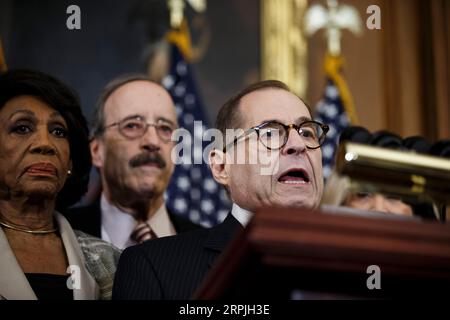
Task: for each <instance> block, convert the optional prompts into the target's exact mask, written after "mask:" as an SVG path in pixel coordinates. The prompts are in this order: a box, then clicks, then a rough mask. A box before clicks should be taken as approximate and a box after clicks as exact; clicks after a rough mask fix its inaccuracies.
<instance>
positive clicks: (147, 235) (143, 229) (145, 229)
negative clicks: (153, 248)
mask: <svg viewBox="0 0 450 320" xmlns="http://www.w3.org/2000/svg"><path fill="white" fill-rule="evenodd" d="M130 237H131V239H132V240H133V241H135V242H136V243H142V242H144V241H147V240H150V239H154V238H157V236H156V234H155V232H154V231H153V230H152V228H151V227H150V225H149V224H148V223H147V222H139V223H138V224H137V225H136V227H135V228H134V230H133V232H132V233H131V236H130Z"/></svg>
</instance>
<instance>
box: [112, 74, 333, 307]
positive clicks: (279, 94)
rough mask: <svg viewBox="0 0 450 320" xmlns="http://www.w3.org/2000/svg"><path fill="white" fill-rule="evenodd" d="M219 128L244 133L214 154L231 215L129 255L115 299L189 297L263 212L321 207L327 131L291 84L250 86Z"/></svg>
mask: <svg viewBox="0 0 450 320" xmlns="http://www.w3.org/2000/svg"><path fill="white" fill-rule="evenodd" d="M216 126H217V128H218V129H219V130H220V131H221V132H222V134H223V136H224V137H225V136H226V133H227V130H228V131H230V130H229V129H233V130H236V129H238V128H241V129H242V130H240V134H238V135H235V134H233V137H232V139H230V137H226V139H224V145H225V147H223V148H216V149H213V150H212V151H211V153H210V158H209V162H210V163H209V165H210V168H211V171H212V174H213V176H214V179H215V180H216V181H217V182H218V183H220V184H222V185H223V186H224V187H225V188H226V189H227V191H228V193H229V195H230V197H231V200H232V201H233V207H232V210H231V213H230V214H229V215H228V216H227V217H226V219H225V220H224V221H223V222H222V223H221V224H219V225H217V226H215V227H213V228H211V229H204V230H198V231H193V232H188V233H185V234H180V235H177V236H173V237H166V238H161V239H157V240H154V241H149V242H147V243H143V244H141V245H137V246H134V247H130V248H128V249H126V250H125V251H124V252H123V254H122V256H121V258H120V262H119V266H118V269H117V273H116V279H115V283H114V289H113V299H188V298H190V297H191V296H192V295H193V293H194V292H195V290H196V289H197V288H198V286H199V285H200V283H201V281H202V280H203V279H204V277H205V276H206V274H207V272H208V271H209V270H210V268H211V266H212V264H213V262H214V261H215V259H216V258H217V257H218V256H219V254H220V253H221V252H222V251H223V250H224V248H225V247H226V245H227V244H228V243H229V242H230V240H231V239H232V238H233V236H234V235H235V233H236V232H237V231H239V230H240V229H242V228H243V227H245V226H246V225H247V223H248V221H249V220H250V219H251V217H252V214H253V213H254V212H256V211H257V210H258V209H260V208H262V207H267V206H271V207H272V206H275V207H309V208H316V207H317V206H318V205H319V201H320V199H321V196H322V192H323V177H322V153H321V150H320V146H321V144H322V143H323V140H324V138H325V135H326V133H327V131H328V126H326V125H324V124H321V123H319V122H316V121H313V120H312V119H311V112H310V110H309V108H308V107H307V106H306V104H305V103H304V102H303V101H302V99H300V98H299V97H298V96H296V95H295V94H294V93H292V92H291V91H290V90H289V88H288V87H287V86H286V85H285V84H284V83H282V82H279V81H274V80H268V81H262V82H259V83H256V84H253V85H251V86H249V87H247V88H245V89H244V90H242V91H241V92H239V93H238V94H237V95H236V96H234V97H233V98H231V99H230V100H229V101H228V102H227V103H225V105H224V106H223V107H222V108H221V109H220V111H219V114H218V116H217V121H216ZM235 132H236V131H235ZM239 154H241V155H242V154H244V155H245V157H244V158H245V159H244V161H241V160H242V157H239ZM250 159H257V161H254V162H251V161H249V160H250Z"/></svg>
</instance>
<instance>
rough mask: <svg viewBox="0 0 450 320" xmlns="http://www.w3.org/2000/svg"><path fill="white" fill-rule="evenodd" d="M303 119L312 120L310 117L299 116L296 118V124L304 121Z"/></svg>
mask: <svg viewBox="0 0 450 320" xmlns="http://www.w3.org/2000/svg"><path fill="white" fill-rule="evenodd" d="M305 121H312V119H311V118H310V117H305V116H303V117H300V118H298V119H297V123H298V124H300V123H302V122H305Z"/></svg>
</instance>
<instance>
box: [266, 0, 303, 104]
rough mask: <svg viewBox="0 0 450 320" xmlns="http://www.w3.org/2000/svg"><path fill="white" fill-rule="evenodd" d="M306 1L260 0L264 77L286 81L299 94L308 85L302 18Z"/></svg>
mask: <svg viewBox="0 0 450 320" xmlns="http://www.w3.org/2000/svg"><path fill="white" fill-rule="evenodd" d="M307 4H308V1H307V0H261V78H262V79H263V80H264V79H277V80H281V81H283V82H285V83H286V84H287V85H288V86H289V87H290V88H291V89H292V90H293V91H294V92H295V93H296V94H298V95H299V96H301V97H304V96H305V95H306V90H307V87H308V72H307V71H308V70H307V42H306V38H305V36H304V34H303V29H302V20H303V16H304V14H305V11H306V9H307Z"/></svg>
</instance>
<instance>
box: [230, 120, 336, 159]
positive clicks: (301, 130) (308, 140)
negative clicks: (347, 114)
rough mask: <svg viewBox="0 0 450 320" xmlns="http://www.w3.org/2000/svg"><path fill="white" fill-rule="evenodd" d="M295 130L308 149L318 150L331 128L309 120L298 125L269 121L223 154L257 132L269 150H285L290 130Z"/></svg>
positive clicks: (235, 140) (250, 130)
mask: <svg viewBox="0 0 450 320" xmlns="http://www.w3.org/2000/svg"><path fill="white" fill-rule="evenodd" d="M290 129H295V131H297V132H298V134H299V135H300V137H302V139H303V141H304V142H305V145H306V147H307V148H308V149H317V148H320V146H321V145H322V144H323V142H324V140H325V136H326V134H327V132H328V130H330V128H329V127H328V126H327V125H326V124H323V123H320V122H317V121H313V120H308V121H304V122H302V123H300V124H299V125H296V124H289V125H285V124H283V123H280V122H278V121H267V122H264V123H262V124H260V125H258V126H256V127H252V128H250V129H248V130H247V131H245V132H244V133H243V134H242V135H241V136H239V137H237V138H235V139H234V141H233V142H231V143H229V144H227V145H226V146H225V147H224V148H223V152H225V151H226V149H228V148H229V147H231V146H232V145H234V144H235V143H236V142H237V141H238V140H240V139H242V138H244V137H245V136H247V135H249V134H251V133H252V132H256V134H257V135H258V139H259V141H260V142H261V143H262V144H263V145H264V146H265V147H266V148H267V149H269V150H278V149H281V148H283V147H284V146H285V145H286V143H287V141H288V138H289V130H290Z"/></svg>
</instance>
